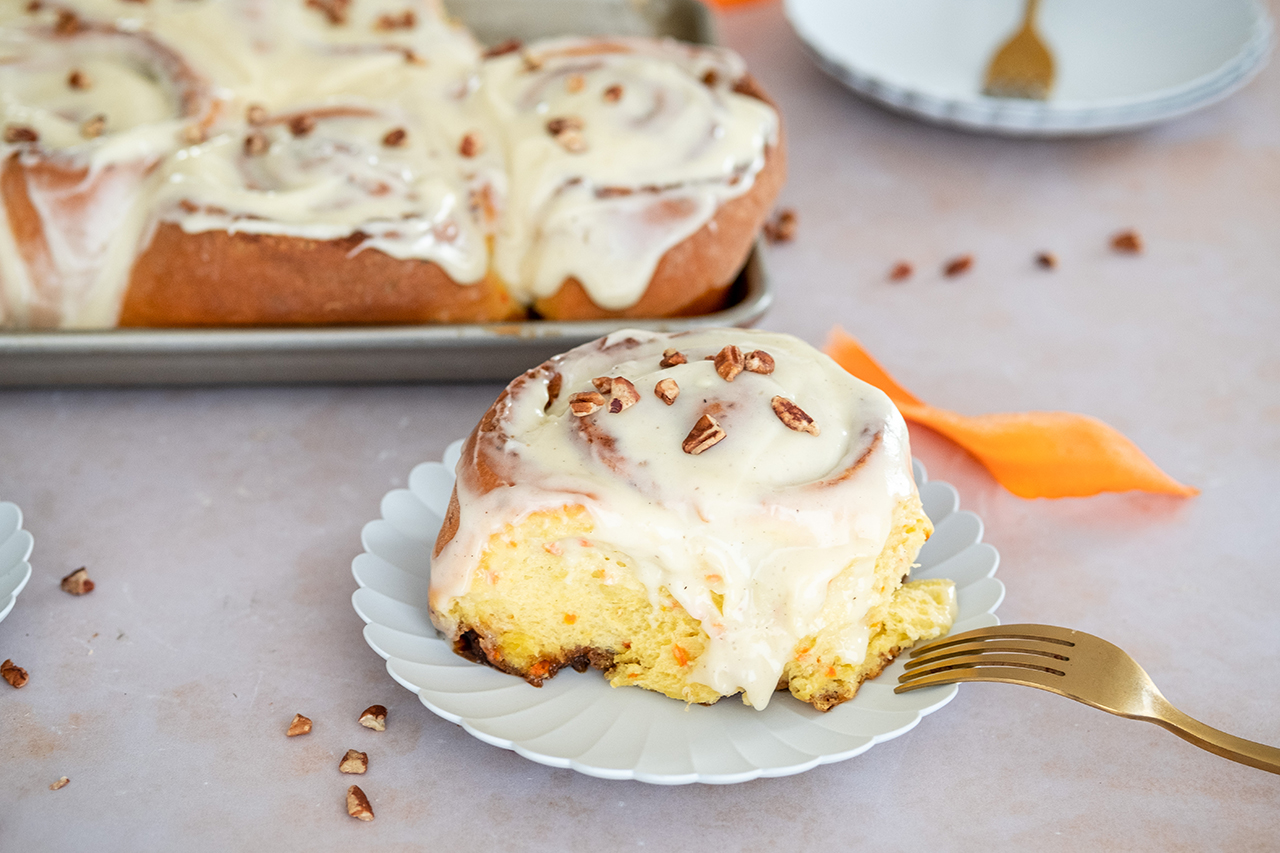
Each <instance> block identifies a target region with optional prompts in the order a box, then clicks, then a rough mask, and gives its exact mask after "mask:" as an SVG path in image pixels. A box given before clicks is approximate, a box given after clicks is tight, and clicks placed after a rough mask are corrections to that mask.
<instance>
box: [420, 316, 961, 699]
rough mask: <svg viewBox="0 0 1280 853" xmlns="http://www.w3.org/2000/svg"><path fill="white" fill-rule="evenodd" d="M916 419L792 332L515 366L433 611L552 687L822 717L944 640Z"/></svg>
mask: <svg viewBox="0 0 1280 853" xmlns="http://www.w3.org/2000/svg"><path fill="white" fill-rule="evenodd" d="M931 530H932V528H931V525H930V523H929V521H928V519H927V518H926V517H925V515H924V514H923V511H922V509H921V506H920V502H919V498H918V496H917V492H916V488H915V484H914V482H913V480H912V474H911V465H910V451H909V447H908V439H907V432H906V427H905V425H904V422H903V420H902V417H901V416H900V415H899V414H898V412H897V410H896V409H895V408H894V407H893V405H892V404H891V403H890V402H889V400H888V399H887V398H886V397H885V396H884V395H883V394H882V393H881V392H880V391H878V390H877V389H875V388H873V387H871V386H869V385H866V384H865V383H862V382H860V381H859V380H857V379H854V378H853V377H851V376H849V375H848V374H847V373H845V372H844V371H843V370H841V369H840V368H839V367H838V366H837V365H835V364H834V363H833V362H831V361H830V359H828V358H827V357H826V356H824V355H822V354H820V353H818V352H817V351H815V350H813V349H812V348H811V347H809V346H807V345H806V344H803V343H801V342H800V341H798V340H796V339H794V338H790V337H787V336H784V335H777V334H771V333H765V332H752V331H743V330H712V331H705V332H696V333H688V334H683V335H674V336H667V335H659V334H654V333H647V332H638V331H623V332H618V333H616V334H613V335H610V336H609V337H607V338H603V339H601V340H599V341H595V342H593V343H590V344H587V345H585V346H582V347H579V348H577V349H574V350H571V351H570V352H568V353H565V354H564V355H561V356H557V357H556V358H553V359H551V360H550V361H548V362H546V363H545V364H543V365H541V366H539V367H537V368H535V369H533V370H531V371H529V372H528V373H526V374H524V375H523V376H520V377H518V378H517V379H516V380H514V381H513V382H512V383H511V384H510V385H509V386H508V387H507V389H506V390H505V391H504V392H503V393H502V395H501V396H500V397H499V398H498V400H497V401H496V402H495V403H494V404H493V406H492V407H491V408H490V409H489V411H488V412H487V413H486V414H485V416H484V418H483V419H482V420H481V422H480V424H479V425H478V426H477V427H476V430H475V431H474V432H473V433H472V435H471V436H470V437H469V438H468V440H467V442H466V444H465V446H464V448H463V453H462V458H461V460H460V461H459V463H458V468H457V483H456V487H455V490H454V494H453V498H452V500H451V503H450V507H449V511H448V515H447V517H446V519H445V522H444V525H443V527H442V529H441V531H440V535H439V538H438V540H437V542H436V546H435V549H434V560H433V563H432V569H431V593H430V608H431V615H432V619H433V620H434V621H435V624H436V626H437V627H438V628H439V629H440V630H441V631H442V632H443V633H444V635H445V636H446V638H447V639H448V640H449V641H450V642H451V643H452V644H453V647H454V649H455V650H456V651H457V652H458V653H459V654H462V655H463V656H466V657H469V658H471V659H473V660H476V661H480V662H483V663H487V664H489V665H492V666H494V667H496V668H498V669H501V670H503V671H506V672H510V673H513V674H516V675H519V676H522V677H524V678H525V679H526V680H528V681H529V682H531V683H533V684H535V685H540V684H541V683H542V681H543V680H544V679H546V678H549V677H551V676H552V675H555V674H556V672H557V671H558V670H560V669H562V668H564V667H566V666H572V667H574V668H576V669H579V670H582V669H585V668H586V667H588V666H595V667H597V668H599V669H601V670H603V671H604V672H605V674H606V676H607V677H608V679H609V681H610V683H612V684H613V685H614V686H628V685H634V686H639V687H644V688H647V689H650V690H656V691H658V692H661V693H664V694H666V695H667V696H671V697H673V698H677V699H682V700H684V701H686V702H698V703H711V702H715V701H716V700H718V699H719V698H721V697H722V696H731V695H735V694H738V693H741V694H742V696H743V699H744V701H746V702H747V703H748V704H750V705H752V706H754V707H756V708H764V707H765V706H766V705H767V704H768V702H769V701H770V698H771V697H772V695H773V693H774V691H775V690H777V689H784V688H785V689H789V690H790V692H791V693H792V694H793V695H794V696H796V697H797V698H799V699H800V700H802V701H804V702H808V703H810V704H812V705H813V706H814V707H816V708H819V709H821V710H827V709H829V708H831V707H833V706H834V705H837V704H839V703H840V702H844V701H846V700H848V699H849V698H851V697H852V696H853V695H854V694H855V693H856V692H857V690H858V686H859V685H860V684H861V683H862V681H863V680H865V679H866V678H869V677H872V676H874V675H876V674H877V673H879V672H880V670H881V669H882V668H883V667H884V666H885V665H886V664H887V663H888V662H889V661H890V660H892V659H893V656H894V655H896V654H897V653H898V652H899V651H900V650H901V649H903V648H905V647H907V646H909V645H911V644H912V643H914V642H916V641H917V640H920V639H923V638H930V637H934V636H938V635H940V634H941V633H944V632H945V631H946V630H947V628H948V627H949V626H950V624H951V621H952V619H953V613H952V610H953V595H954V593H953V588H952V586H951V585H950V584H949V583H948V582H945V581H918V582H908V577H909V574H910V569H911V565H912V562H913V561H914V559H915V556H916V553H917V552H918V550H919V548H920V546H921V545H922V544H923V542H924V541H925V539H926V537H927V536H928V535H929V533H930V532H931Z"/></svg>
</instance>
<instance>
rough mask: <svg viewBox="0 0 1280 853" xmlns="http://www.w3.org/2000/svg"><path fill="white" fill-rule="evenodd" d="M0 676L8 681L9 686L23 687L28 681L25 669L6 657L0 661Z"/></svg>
mask: <svg viewBox="0 0 1280 853" xmlns="http://www.w3.org/2000/svg"><path fill="white" fill-rule="evenodd" d="M0 678H3V679H4V680H5V681H7V682H9V686H10V687H14V688H17V687H25V686H26V683H27V681H28V676H27V671H26V670H25V669H23V668H22V667H20V666H18V665H17V664H15V663H14V662H13V661H11V660H9V659H8V658H6V659H5V662H4V663H0Z"/></svg>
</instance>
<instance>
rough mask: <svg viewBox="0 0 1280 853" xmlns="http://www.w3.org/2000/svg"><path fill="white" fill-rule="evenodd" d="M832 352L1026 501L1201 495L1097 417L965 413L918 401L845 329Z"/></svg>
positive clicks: (836, 334) (830, 345)
mask: <svg viewBox="0 0 1280 853" xmlns="http://www.w3.org/2000/svg"><path fill="white" fill-rule="evenodd" d="M826 353H827V355H829V356H831V357H832V358H833V359H835V360H836V362H837V363H838V364H839V365H840V366H841V367H843V368H844V369H845V370H847V371H849V372H850V373H852V374H853V375H854V376H856V377H858V378H859V379H861V380H863V381H864V382H868V383H870V384H872V385H874V386H876V387H877V388H879V389H880V390H881V391H883V392H884V393H885V394H887V395H888V396H889V399H890V400H892V401H893V402H894V404H895V405H896V406H897V407H898V410H899V411H901V412H902V416H903V417H904V418H906V419H907V420H909V421H914V422H916V423H918V424H923V425H924V426H927V427H929V428H930V429H932V430H935V431H936V432H939V433H941V434H942V435H944V436H946V437H947V438H949V439H951V440H952V441H954V442H955V443H956V444H958V445H960V446H961V447H963V448H964V449H965V450H967V451H969V453H971V454H972V455H973V456H974V457H976V458H977V460H978V461H979V462H981V463H982V464H983V465H984V466H986V468H987V470H988V471H990V472H991V475H992V476H993V477H995V479H996V481H997V482H998V483H1000V484H1001V485H1002V486H1004V487H1005V488H1006V489H1008V490H1009V491H1011V492H1013V493H1014V494H1015V495H1018V496H1019V497H1024V498H1064V497H1088V496H1089V495H1096V494H1099V493H1100V492H1127V491H1131V490H1135V489H1136V490H1140V491H1144V492H1158V493H1161V494H1169V495H1180V496H1183V497H1189V496H1191V495H1196V494H1199V493H1200V490H1199V489H1196V488H1193V487H1192V486H1184V485H1183V484H1182V483H1179V482H1178V481H1177V480H1175V479H1173V478H1172V477H1170V476H1169V475H1168V474H1166V473H1164V472H1163V471H1161V470H1160V469H1159V468H1158V467H1157V466H1156V464H1155V463H1154V462H1152V461H1151V460H1150V459H1149V458H1147V456H1146V454H1144V453H1143V452H1142V451H1141V450H1139V449H1138V447H1137V445H1135V444H1134V443H1133V442H1132V441H1130V440H1129V439H1127V438H1125V437H1124V435H1122V434H1121V433H1120V432H1118V431H1117V430H1115V429H1114V428H1113V427H1110V426H1108V425H1107V424H1105V423H1103V422H1102V421H1100V420H1098V419H1097V418H1091V417H1089V416H1088V415H1077V414H1073V413H1071V412H1011V413H1003V414H992V415H977V416H972V417H970V416H966V415H960V414H956V413H955V412H949V411H947V410H946V409H938V408H935V407H933V406H930V405H929V404H928V403H924V402H921V401H920V400H918V399H916V397H915V396H913V395H912V394H911V393H910V392H909V391H907V390H906V389H905V388H903V387H902V386H901V385H899V384H898V383H897V382H895V381H894V380H893V377H891V376H889V374H888V373H886V372H885V371H884V368H882V367H881V366H880V365H878V364H876V362H875V360H874V359H872V358H871V356H870V355H868V354H867V351H866V350H864V349H863V348H862V347H861V345H859V343H858V342H857V341H856V340H854V339H853V338H852V337H850V336H849V335H848V334H847V333H846V332H844V331H843V330H842V329H839V328H835V329H832V330H831V337H830V338H829V339H828V341H827V346H826Z"/></svg>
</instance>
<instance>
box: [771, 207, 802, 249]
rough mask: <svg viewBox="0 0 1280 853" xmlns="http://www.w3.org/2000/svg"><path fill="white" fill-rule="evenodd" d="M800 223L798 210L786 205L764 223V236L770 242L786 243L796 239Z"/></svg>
mask: <svg viewBox="0 0 1280 853" xmlns="http://www.w3.org/2000/svg"><path fill="white" fill-rule="evenodd" d="M798 224H799V219H798V218H797V217H796V212H795V211H794V210H792V209H791V208H789V207H784V208H782V209H781V210H779V211H778V212H777V213H775V214H774V216H773V219H772V220H770V221H768V222H766V223H765V224H764V238H765V239H766V240H768V241H769V242H770V243H786V242H788V241H789V240H793V239H795V236H796V226H797V225H798Z"/></svg>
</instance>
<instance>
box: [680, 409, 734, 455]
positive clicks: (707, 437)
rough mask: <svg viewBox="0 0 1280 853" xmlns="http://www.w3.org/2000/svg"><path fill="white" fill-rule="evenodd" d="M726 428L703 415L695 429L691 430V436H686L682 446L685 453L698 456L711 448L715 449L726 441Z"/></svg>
mask: <svg viewBox="0 0 1280 853" xmlns="http://www.w3.org/2000/svg"><path fill="white" fill-rule="evenodd" d="M724 436H725V432H724V427H722V426H720V424H719V422H718V421H716V419H715V418H713V417H711V415H703V416H702V417H700V418H698V422H697V423H696V424H694V425H693V429H691V430H689V434H688V435H686V436H685V438H684V443H683V444H681V445H680V446H681V447H682V448H683V449H684V452H685V453H688V454H690V455H691V456H697V455H698V454H699V453H701V452H702V451H704V450H706V449H707V448H709V447H714V446H715V445H717V444H719V443H720V442H721V441H724Z"/></svg>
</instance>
